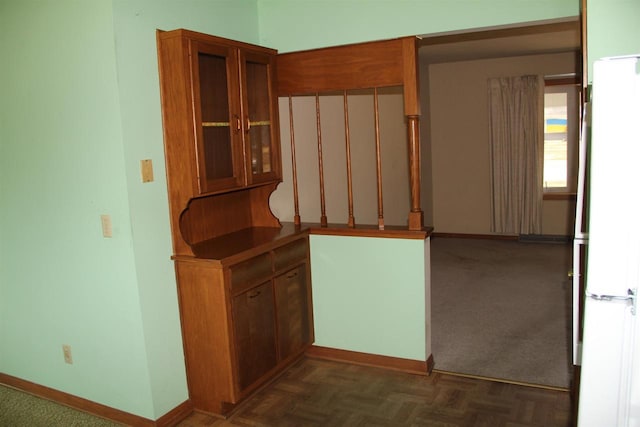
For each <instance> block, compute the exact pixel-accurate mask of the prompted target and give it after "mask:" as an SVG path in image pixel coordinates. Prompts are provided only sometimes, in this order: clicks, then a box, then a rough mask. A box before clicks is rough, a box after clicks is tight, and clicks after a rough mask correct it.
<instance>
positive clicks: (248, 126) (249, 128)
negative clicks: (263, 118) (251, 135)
mask: <svg viewBox="0 0 640 427" xmlns="http://www.w3.org/2000/svg"><path fill="white" fill-rule="evenodd" d="M245 122H246V124H247V128H246V129H245V132H249V131H250V130H251V120H249V116H247V118H246V119H245Z"/></svg>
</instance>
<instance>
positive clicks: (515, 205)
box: [488, 76, 544, 234]
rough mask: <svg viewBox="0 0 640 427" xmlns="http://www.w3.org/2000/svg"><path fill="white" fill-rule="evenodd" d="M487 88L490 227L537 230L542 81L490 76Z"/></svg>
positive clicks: (539, 230) (523, 231)
mask: <svg viewBox="0 0 640 427" xmlns="http://www.w3.org/2000/svg"><path fill="white" fill-rule="evenodd" d="M488 89H489V115H490V120H489V139H490V143H489V147H490V152H491V196H492V204H491V207H492V221H491V231H493V232H495V233H503V234H541V233H542V167H543V155H544V128H543V126H544V123H543V120H544V81H543V79H542V77H541V76H520V77H501V78H492V79H489V81H488Z"/></svg>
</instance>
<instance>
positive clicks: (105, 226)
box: [100, 215, 113, 237]
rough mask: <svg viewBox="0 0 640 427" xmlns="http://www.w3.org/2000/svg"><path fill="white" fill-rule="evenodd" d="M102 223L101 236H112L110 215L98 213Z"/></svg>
mask: <svg viewBox="0 0 640 427" xmlns="http://www.w3.org/2000/svg"><path fill="white" fill-rule="evenodd" d="M100 222H101V223H102V236H103V237H113V228H112V227H111V215H100Z"/></svg>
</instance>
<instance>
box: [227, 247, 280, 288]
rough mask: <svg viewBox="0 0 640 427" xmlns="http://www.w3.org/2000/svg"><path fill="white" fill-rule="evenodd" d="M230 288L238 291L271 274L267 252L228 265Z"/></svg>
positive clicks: (269, 257) (267, 277) (269, 256)
mask: <svg viewBox="0 0 640 427" xmlns="http://www.w3.org/2000/svg"><path fill="white" fill-rule="evenodd" d="M230 270H231V289H232V290H233V291H234V292H235V291H240V290H242V289H246V288H247V287H249V286H251V284H252V283H256V282H261V281H264V280H267V279H269V277H270V276H271V273H272V271H271V255H270V254H269V253H266V254H262V255H258V256H256V257H253V258H251V259H248V260H246V261H244V262H241V263H239V264H236V265H233V266H231V267H230Z"/></svg>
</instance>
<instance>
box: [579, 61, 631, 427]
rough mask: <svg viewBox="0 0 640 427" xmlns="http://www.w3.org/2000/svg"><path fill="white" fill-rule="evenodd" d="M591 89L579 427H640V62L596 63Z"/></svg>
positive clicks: (583, 236)
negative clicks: (637, 304)
mask: <svg viewBox="0 0 640 427" xmlns="http://www.w3.org/2000/svg"><path fill="white" fill-rule="evenodd" d="M592 83H593V89H592V97H591V113H590V115H591V119H590V121H591V132H590V133H591V137H590V149H589V151H590V156H589V180H588V183H587V186H586V188H587V193H588V206H587V212H588V220H587V221H586V225H587V227H586V232H584V231H585V230H582V229H579V230H576V241H575V245H574V248H578V249H579V247H580V246H581V245H584V244H586V243H587V242H588V245H587V250H586V276H585V278H584V279H585V291H584V294H583V298H584V321H583V324H582V326H583V329H582V342H581V343H580V342H579V340H578V339H577V336H578V332H579V331H578V330H579V325H577V324H576V325H574V334H576V338H574V342H575V344H576V349H575V360H574V361H575V363H576V364H580V365H581V378H580V392H579V401H578V406H579V407H578V426H579V427H591V426H593V427H613V426H639V427H640V313H638V312H637V311H638V308H640V307H636V302H637V299H636V294H637V292H638V289H639V288H640V55H637V56H627V57H618V58H605V59H602V60H598V61H596V62H595V63H594V67H593V82H592ZM581 151H582V155H583V156H584V155H585V147H584V146H583V147H582V150H581ZM584 160H585V159H583V165H584V163H585V162H584ZM581 179H584V168H583V169H582V170H581ZM578 196H579V197H578V203H577V204H578V209H579V206H580V203H581V201H582V200H584V197H583V196H584V195H583V194H579V195H578ZM576 220H577V221H576V224H577V227H580V220H581V214H580V210H578V215H577V218H576ZM574 252H575V250H574ZM574 257H575V258H576V259H575V260H574V262H576V263H579V262H580V259H579V258H580V257H579V256H578V255H577V254H574ZM575 268H576V266H575V265H574V271H580V270H579V269H578V270H576V269H575ZM583 271H584V270H583ZM576 282H577V280H576V278H575V277H574V289H575V286H576ZM574 305H576V304H575V303H574ZM575 308H577V307H575ZM575 308H574V310H575Z"/></svg>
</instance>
